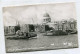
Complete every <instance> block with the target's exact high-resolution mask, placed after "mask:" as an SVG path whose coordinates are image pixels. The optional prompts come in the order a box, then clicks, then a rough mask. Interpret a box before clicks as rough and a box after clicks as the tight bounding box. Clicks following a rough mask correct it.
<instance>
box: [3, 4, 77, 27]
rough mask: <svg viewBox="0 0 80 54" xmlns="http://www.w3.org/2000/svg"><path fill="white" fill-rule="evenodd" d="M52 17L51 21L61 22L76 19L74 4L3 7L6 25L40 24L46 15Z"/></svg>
mask: <svg viewBox="0 0 80 54" xmlns="http://www.w3.org/2000/svg"><path fill="white" fill-rule="evenodd" d="M46 13H48V14H49V15H50V18H51V21H52V22H53V21H60V20H62V19H65V20H69V19H70V18H73V19H76V10H75V4H74V3H59V4H58V3H57V4H44V5H27V6H13V7H3V18H4V25H6V26H8V25H11V26H13V25H15V24H16V21H19V22H20V24H23V23H26V24H32V23H34V24H40V23H42V19H44V18H45V17H43V15H44V14H46Z"/></svg>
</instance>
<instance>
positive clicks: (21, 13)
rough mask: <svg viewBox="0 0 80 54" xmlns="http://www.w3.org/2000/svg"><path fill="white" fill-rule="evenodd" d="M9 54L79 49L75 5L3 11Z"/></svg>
mask: <svg viewBox="0 0 80 54" xmlns="http://www.w3.org/2000/svg"><path fill="white" fill-rule="evenodd" d="M2 12H3V24H4V37H5V48H6V53H17V52H31V51H42V50H58V49H68V48H69V49H70V48H78V30H77V18H76V6H75V2H66V3H51V4H50V3H49V4H35V5H20V6H7V7H3V8H2Z"/></svg>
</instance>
